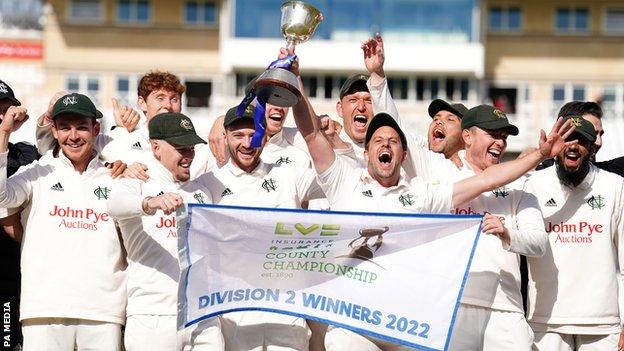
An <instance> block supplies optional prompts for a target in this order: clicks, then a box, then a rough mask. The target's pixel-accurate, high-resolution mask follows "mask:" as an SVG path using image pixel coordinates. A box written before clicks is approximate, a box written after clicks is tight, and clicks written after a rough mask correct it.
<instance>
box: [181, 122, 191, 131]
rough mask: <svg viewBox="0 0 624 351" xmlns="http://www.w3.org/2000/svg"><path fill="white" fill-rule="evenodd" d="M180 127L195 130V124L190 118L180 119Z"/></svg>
mask: <svg viewBox="0 0 624 351" xmlns="http://www.w3.org/2000/svg"><path fill="white" fill-rule="evenodd" d="M180 127H182V129H184V130H193V124H192V123H191V121H190V120H188V119H183V120H181V121H180Z"/></svg>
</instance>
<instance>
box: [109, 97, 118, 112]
mask: <svg viewBox="0 0 624 351" xmlns="http://www.w3.org/2000/svg"><path fill="white" fill-rule="evenodd" d="M111 103H112V104H113V110H118V109H119V101H117V99H115V98H111Z"/></svg>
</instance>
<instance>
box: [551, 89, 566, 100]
mask: <svg viewBox="0 0 624 351" xmlns="http://www.w3.org/2000/svg"><path fill="white" fill-rule="evenodd" d="M564 100H565V86H563V85H555V86H554V87H553V101H564Z"/></svg>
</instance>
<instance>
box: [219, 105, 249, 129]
mask: <svg viewBox="0 0 624 351" xmlns="http://www.w3.org/2000/svg"><path fill="white" fill-rule="evenodd" d="M237 108H238V106H234V107H232V108H231V109H229V110H228V111H227V112H226V113H225V118H224V119H223V127H224V128H227V127H228V126H230V125H232V124H234V123H235V122H238V121H244V120H250V121H252V122H253V121H254V112H255V111H256V107H255V106H253V105H249V106H247V108H246V109H245V112H244V113H243V115H242V116H240V117H237V116H236V109H237Z"/></svg>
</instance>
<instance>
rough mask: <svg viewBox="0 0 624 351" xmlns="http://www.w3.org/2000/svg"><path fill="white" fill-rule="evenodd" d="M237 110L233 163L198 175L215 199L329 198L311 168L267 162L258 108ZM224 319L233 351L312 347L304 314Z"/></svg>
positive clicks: (287, 203) (228, 118) (261, 202)
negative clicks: (255, 141) (258, 134)
mask: <svg viewBox="0 0 624 351" xmlns="http://www.w3.org/2000/svg"><path fill="white" fill-rule="evenodd" d="M236 109H237V107H232V108H231V109H229V110H228V111H227V113H226V115H225V118H224V120H223V126H224V128H225V133H226V135H225V138H226V145H227V150H228V153H229V161H228V162H227V163H226V164H225V165H224V166H223V167H221V168H219V169H216V170H214V171H212V172H210V173H207V174H205V175H203V176H202V177H200V178H198V181H201V182H203V183H206V184H207V189H208V190H209V191H210V193H211V197H212V199H213V201H214V203H216V204H221V205H235V206H252V207H268V208H276V207H281V208H301V204H302V202H304V201H306V200H312V199H318V198H322V197H324V194H323V192H322V191H321V189H320V188H319V186H318V184H317V182H316V173H315V172H314V171H313V170H312V169H310V168H309V167H299V166H296V165H294V164H290V163H284V162H282V163H267V162H265V161H264V159H263V157H264V152H263V147H259V148H256V149H254V148H252V147H251V138H252V136H253V134H254V132H255V125H254V119H253V115H254V111H255V107H254V106H253V105H250V106H248V107H247V109H246V110H245V111H244V113H243V115H242V116H240V117H237V116H236ZM265 142H266V139H265ZM263 146H264V144H263ZM261 155H262V156H261ZM221 321H222V328H223V335H224V338H225V346H226V349H227V350H232V351H244V350H245V351H246V350H263V349H268V350H284V351H286V350H301V351H303V350H308V347H309V338H310V329H309V327H308V325H307V324H306V321H305V319H303V318H297V317H292V316H286V315H280V314H273V313H268V312H256V311H245V312H234V313H228V314H225V315H223V316H222V317H221Z"/></svg>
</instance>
